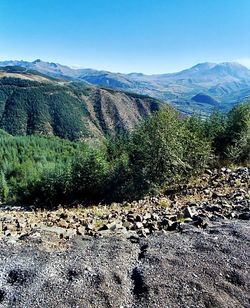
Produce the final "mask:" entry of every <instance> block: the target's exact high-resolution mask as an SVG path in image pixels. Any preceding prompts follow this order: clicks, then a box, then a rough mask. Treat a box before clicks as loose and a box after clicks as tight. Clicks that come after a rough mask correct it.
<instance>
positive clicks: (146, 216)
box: [143, 212, 152, 220]
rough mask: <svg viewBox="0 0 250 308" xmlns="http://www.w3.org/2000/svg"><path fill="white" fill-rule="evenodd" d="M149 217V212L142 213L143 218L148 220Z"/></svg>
mask: <svg viewBox="0 0 250 308" xmlns="http://www.w3.org/2000/svg"><path fill="white" fill-rule="evenodd" d="M151 217H152V215H151V213H149V212H147V213H146V214H144V216H143V219H144V220H149V219H151Z"/></svg>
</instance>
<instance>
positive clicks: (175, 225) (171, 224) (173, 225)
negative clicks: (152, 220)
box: [167, 221, 179, 231]
mask: <svg viewBox="0 0 250 308" xmlns="http://www.w3.org/2000/svg"><path fill="white" fill-rule="evenodd" d="M178 226H179V222H177V221H174V222H169V224H168V228H167V230H168V231H175V230H177V228H178Z"/></svg>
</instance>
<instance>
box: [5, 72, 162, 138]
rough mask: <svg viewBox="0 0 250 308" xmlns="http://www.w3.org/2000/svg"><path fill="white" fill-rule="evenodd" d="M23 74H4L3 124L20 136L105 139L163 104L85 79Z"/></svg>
mask: <svg viewBox="0 0 250 308" xmlns="http://www.w3.org/2000/svg"><path fill="white" fill-rule="evenodd" d="M4 69H5V70H7V72H9V70H10V68H9V69H6V68H4ZM12 72H13V73H16V70H15V69H13V70H12ZM20 74H22V75H21V77H20V78H13V77H6V76H5V77H3V78H0V128H2V129H4V130H5V131H7V132H8V133H10V134H11V135H14V136H15V135H32V134H39V135H45V136H58V137H60V138H64V139H68V140H72V141H76V140H77V141H79V140H84V139H94V138H97V139H99V138H100V137H104V135H106V134H107V133H113V134H114V133H118V132H120V131H128V130H131V129H132V128H134V127H135V126H136V125H137V124H138V122H139V121H140V119H142V118H143V117H145V116H147V115H148V114H151V113H152V112H154V111H156V110H158V109H159V106H160V103H159V102H158V101H157V100H156V99H153V98H149V97H146V96H140V95H137V94H131V93H124V92H120V91H114V90H101V89H97V88H95V87H94V86H92V87H90V86H87V85H85V84H83V83H76V82H74V83H73V82H64V83H62V82H61V83H59V82H58V81H53V80H52V79H42V80H40V79H39V78H41V77H43V76H40V75H41V74H38V73H36V74H35V73H34V74H31V73H29V74H26V75H25V74H24V73H22V72H20ZM20 74H17V76H18V77H19V76H20ZM22 77H23V79H22ZM25 78H26V79H25ZM27 78H34V80H36V81H34V80H29V79H27ZM37 79H38V80H40V81H39V82H38V81H37Z"/></svg>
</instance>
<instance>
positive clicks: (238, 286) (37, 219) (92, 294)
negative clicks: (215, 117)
mask: <svg viewBox="0 0 250 308" xmlns="http://www.w3.org/2000/svg"><path fill="white" fill-rule="evenodd" d="M249 184H250V169H249V168H238V169H236V170H233V171H232V170H230V169H227V168H222V169H220V170H213V171H211V170H207V171H206V173H205V174H204V175H203V176H202V177H201V178H199V179H197V178H195V179H191V180H190V181H189V183H187V184H179V185H176V186H173V187H171V188H169V189H168V190H167V191H166V192H165V194H164V195H162V196H159V197H154V198H145V199H144V200H140V201H138V202H132V203H128V202H124V203H123V204H112V205H110V206H108V205H98V206H92V207H89V208H84V207H82V206H80V205H78V206H75V207H74V208H72V209H64V208H60V209H58V210H56V211H42V210H39V211H37V210H36V211H35V210H27V209H24V208H13V207H12V208H10V207H8V206H4V205H2V207H1V210H0V238H1V240H0V269H1V270H0V307H120V308H121V307H124V308H125V307H250V296H249V294H250V289H249V281H250V275H249V264H250V258H249V255H250V246H249V242H250V232H249V230H250V223H249V218H250V190H249Z"/></svg>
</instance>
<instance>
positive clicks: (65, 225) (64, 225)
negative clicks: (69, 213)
mask: <svg viewBox="0 0 250 308" xmlns="http://www.w3.org/2000/svg"><path fill="white" fill-rule="evenodd" d="M57 225H58V227H61V228H68V226H69V224H68V223H67V222H66V221H65V220H64V219H60V220H59V221H58V223H57Z"/></svg>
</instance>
